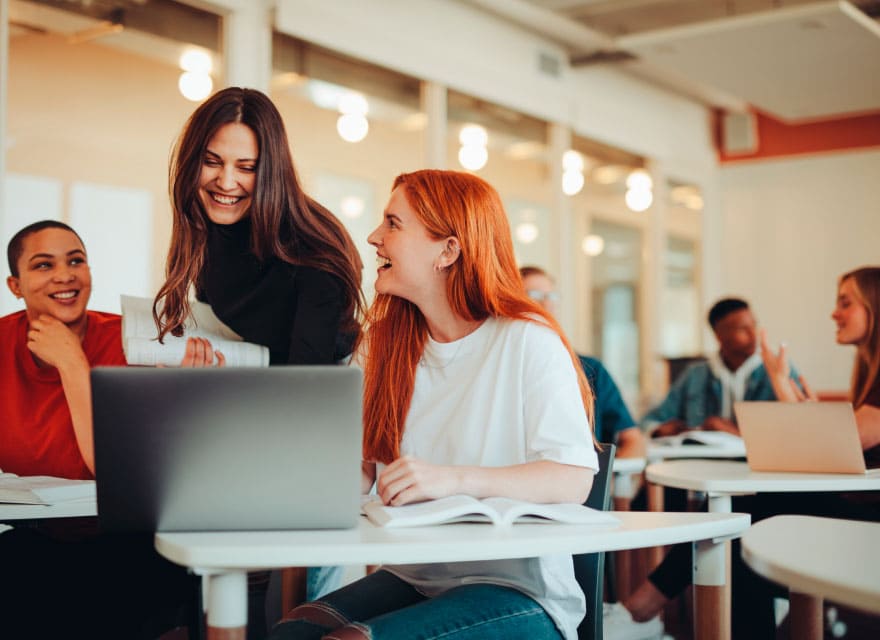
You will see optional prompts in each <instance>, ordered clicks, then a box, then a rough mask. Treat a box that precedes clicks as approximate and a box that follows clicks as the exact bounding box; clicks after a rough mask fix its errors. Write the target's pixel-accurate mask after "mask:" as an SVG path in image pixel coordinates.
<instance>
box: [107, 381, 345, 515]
mask: <svg viewBox="0 0 880 640" xmlns="http://www.w3.org/2000/svg"><path fill="white" fill-rule="evenodd" d="M92 399H93V407H94V425H95V465H96V480H97V489H98V517H99V522H100V524H101V526H102V528H103V529H105V530H111V531H120V530H122V531H224V530H274V529H321V528H345V527H353V526H354V525H355V524H356V522H357V518H358V512H359V504H360V503H359V495H360V473H361V472H360V461H361V430H362V427H361V424H362V417H361V402H362V373H361V371H360V370H359V369H357V368H356V367H343V366H288V367H268V368H258V369H247V368H207V369H154V368H137V367H118V368H117V367H108V368H97V369H95V370H93V371H92Z"/></svg>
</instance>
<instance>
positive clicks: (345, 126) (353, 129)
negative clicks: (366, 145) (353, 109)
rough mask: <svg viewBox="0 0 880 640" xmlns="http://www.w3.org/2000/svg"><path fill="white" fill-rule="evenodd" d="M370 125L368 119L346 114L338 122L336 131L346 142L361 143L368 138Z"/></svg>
mask: <svg viewBox="0 0 880 640" xmlns="http://www.w3.org/2000/svg"><path fill="white" fill-rule="evenodd" d="M369 130H370V123H369V122H367V119H366V118H365V117H364V116H362V115H358V114H355V113H344V114H342V115H341V116H339V120H337V121H336V131H338V132H339V136H340V137H341V138H342V139H343V140H345V141H346V142H360V141H361V140H363V139H364V138H366V137H367V132H368V131H369Z"/></svg>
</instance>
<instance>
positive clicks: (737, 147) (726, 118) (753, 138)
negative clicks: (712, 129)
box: [721, 112, 758, 155]
mask: <svg viewBox="0 0 880 640" xmlns="http://www.w3.org/2000/svg"><path fill="white" fill-rule="evenodd" d="M721 144H722V146H723V149H724V153H726V154H728V155H745V154H749V153H755V152H757V151H758V122H757V118H756V117H755V114H754V113H731V112H728V113H725V114H723V115H722V116H721Z"/></svg>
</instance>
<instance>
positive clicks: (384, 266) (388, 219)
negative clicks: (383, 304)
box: [367, 187, 448, 306]
mask: <svg viewBox="0 0 880 640" xmlns="http://www.w3.org/2000/svg"><path fill="white" fill-rule="evenodd" d="M367 242H369V243H370V244H371V245H373V246H374V247H376V260H377V262H378V264H379V269H378V277H377V278H376V292H377V293H383V294H388V295H393V296H398V297H401V298H405V299H407V300H409V301H410V302H413V303H414V304H416V305H419V306H421V304H420V303H422V302H424V301H426V299H427V298H428V296H430V295H432V294H433V293H434V292H435V291H436V287H437V285H438V283H439V284H440V285H441V286H442V284H443V281H444V280H445V278H441V277H438V276H442V275H443V272H442V271H441V270H439V269H435V266H436V267H446V266H448V264H447V263H446V260H445V258H444V248H445V247H446V244H447V240H446V239H440V240H435V239H434V238H432V237H431V236H430V235H428V230H427V228H426V227H425V225H424V224H423V223H422V221H421V220H419V218H418V216H417V215H416V212H415V211H414V210H413V208H412V207H411V206H410V204H409V201H408V200H407V199H406V194H405V191H404V188H403V187H397V188H396V189H395V190H394V191H393V192H392V193H391V199H390V200H389V201H388V205H387V206H386V207H385V214H384V219H383V221H382V224H380V225H379V226H378V227H377V228H376V229H375V230H374V231H373V232H372V233H371V234H370V235H369V237H368V238H367ZM444 295H445V294H444Z"/></svg>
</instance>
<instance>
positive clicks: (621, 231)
mask: <svg viewBox="0 0 880 640" xmlns="http://www.w3.org/2000/svg"><path fill="white" fill-rule="evenodd" d="M590 234H591V235H592V236H594V237H596V238H600V239H601V242H602V245H603V247H602V251H601V252H600V253H598V254H597V255H595V256H593V257H592V258H591V259H590V260H591V265H590V267H591V273H592V282H591V284H590V291H591V294H590V302H591V304H590V314H591V326H592V332H593V336H592V344H593V354H594V355H595V356H596V357H597V358H599V359H600V360H602V362H603V364H604V365H605V367H606V368H607V369H608V371H610V372H611V374H612V376H613V377H614V379H615V381H616V382H617V385H618V387H620V390H621V393H623V395H624V397H625V398H626V399H627V401H628V403H629V404H630V405H631V406H632V405H633V401H634V400H636V399H637V398H638V397H639V391H640V385H639V375H640V366H639V362H640V359H639V348H640V339H641V338H640V332H639V300H640V287H641V254H642V232H641V230H639V229H638V228H635V227H630V226H625V225H621V224H616V223H614V222H609V221H606V220H599V219H594V220H593V222H592V225H591V228H590Z"/></svg>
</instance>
